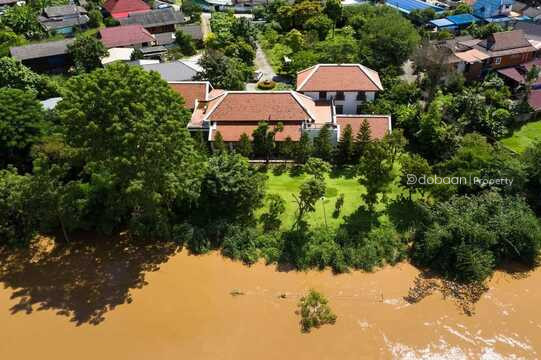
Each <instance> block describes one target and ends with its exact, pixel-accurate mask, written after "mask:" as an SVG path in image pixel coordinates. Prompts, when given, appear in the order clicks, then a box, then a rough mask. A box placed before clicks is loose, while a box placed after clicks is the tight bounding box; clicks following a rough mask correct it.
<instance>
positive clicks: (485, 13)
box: [473, 0, 513, 19]
mask: <svg viewBox="0 0 541 360" xmlns="http://www.w3.org/2000/svg"><path fill="white" fill-rule="evenodd" d="M512 6H513V0H477V1H475V3H474V4H473V15H475V16H477V17H480V18H482V19H488V18H495V17H500V16H509V15H511V8H512Z"/></svg>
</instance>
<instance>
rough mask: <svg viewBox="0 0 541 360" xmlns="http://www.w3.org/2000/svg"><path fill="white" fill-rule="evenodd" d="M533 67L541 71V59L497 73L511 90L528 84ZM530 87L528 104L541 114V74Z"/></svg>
mask: <svg viewBox="0 0 541 360" xmlns="http://www.w3.org/2000/svg"><path fill="white" fill-rule="evenodd" d="M533 67H536V68H537V69H539V70H541V59H534V60H532V61H529V62H527V63H524V64H521V65H517V66H511V67H508V68H503V69H499V70H497V72H498V74H499V75H500V76H502V77H503V78H504V80H505V81H506V83H507V84H508V85H510V86H511V88H513V89H517V88H519V87H523V86H524V85H525V84H526V76H527V74H528V71H530V70H531V69H532V68H533ZM530 86H531V90H530V93H529V94H528V103H529V104H530V106H531V107H532V109H533V110H534V111H535V112H539V111H541V74H540V75H539V76H538V77H537V79H535V80H533V81H532V82H531V84H530Z"/></svg>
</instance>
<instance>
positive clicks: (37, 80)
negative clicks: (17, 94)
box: [0, 57, 58, 99]
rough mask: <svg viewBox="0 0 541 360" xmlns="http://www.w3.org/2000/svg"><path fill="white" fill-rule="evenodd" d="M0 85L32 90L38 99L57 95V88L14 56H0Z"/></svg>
mask: <svg viewBox="0 0 541 360" xmlns="http://www.w3.org/2000/svg"><path fill="white" fill-rule="evenodd" d="M0 87H8V88H14V89H21V90H26V91H32V92H34V93H35V94H36V96H37V97H38V98H39V99H47V98H49V97H54V96H57V95H58V89H56V87H55V86H54V84H53V83H52V82H50V81H48V79H47V78H46V77H44V76H41V75H39V74H36V73H35V72H33V71H32V70H30V69H29V68H27V67H26V66H24V65H23V64H22V63H20V62H19V61H17V60H16V59H14V58H8V57H3V58H0Z"/></svg>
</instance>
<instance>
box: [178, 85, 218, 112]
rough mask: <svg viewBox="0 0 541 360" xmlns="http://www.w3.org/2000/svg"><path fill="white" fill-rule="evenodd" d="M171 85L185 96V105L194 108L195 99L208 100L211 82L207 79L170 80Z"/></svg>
mask: <svg viewBox="0 0 541 360" xmlns="http://www.w3.org/2000/svg"><path fill="white" fill-rule="evenodd" d="M169 86H170V87H171V88H172V89H173V90H174V91H176V92H177V93H179V94H180V95H181V96H182V97H183V98H184V102H185V104H184V106H185V107H186V108H187V109H190V110H193V109H194V107H195V100H200V101H201V100H206V99H207V95H208V91H209V90H210V84H209V83H208V82H206V81H186V82H170V83H169Z"/></svg>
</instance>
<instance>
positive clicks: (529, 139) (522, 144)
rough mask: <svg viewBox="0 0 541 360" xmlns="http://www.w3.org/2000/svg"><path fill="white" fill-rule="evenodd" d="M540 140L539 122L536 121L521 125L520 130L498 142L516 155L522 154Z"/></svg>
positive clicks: (540, 123) (540, 124) (540, 127)
mask: <svg viewBox="0 0 541 360" xmlns="http://www.w3.org/2000/svg"><path fill="white" fill-rule="evenodd" d="M540 140H541V120H538V121H534V122H530V123H527V124H525V125H523V126H522V127H521V128H520V129H518V130H515V132H514V133H513V135H512V136H510V137H508V138H505V139H502V140H500V141H501V143H502V144H503V145H505V146H506V147H508V148H509V149H511V150H513V151H515V152H517V153H523V152H524V150H526V148H527V147H528V146H530V145H531V144H533V143H534V142H535V141H540Z"/></svg>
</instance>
